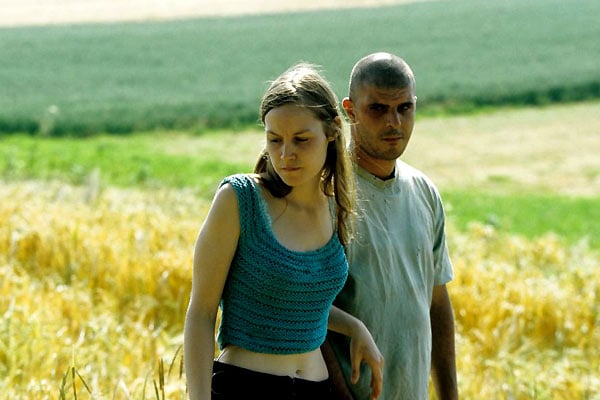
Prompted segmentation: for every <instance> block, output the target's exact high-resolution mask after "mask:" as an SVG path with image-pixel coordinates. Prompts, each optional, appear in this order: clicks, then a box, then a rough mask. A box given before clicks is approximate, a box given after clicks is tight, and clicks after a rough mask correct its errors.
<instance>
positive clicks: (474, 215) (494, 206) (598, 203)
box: [442, 190, 600, 249]
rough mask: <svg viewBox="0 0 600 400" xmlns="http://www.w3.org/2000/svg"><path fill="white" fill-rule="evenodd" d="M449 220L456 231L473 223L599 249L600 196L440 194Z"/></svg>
mask: <svg viewBox="0 0 600 400" xmlns="http://www.w3.org/2000/svg"><path fill="white" fill-rule="evenodd" d="M442 196H443V198H444V204H445V207H446V210H447V214H448V219H449V221H451V222H452V224H454V226H455V227H456V228H457V229H459V230H460V231H464V230H466V229H467V228H468V226H469V225H470V224H471V223H473V222H477V223H481V224H486V225H490V226H493V227H494V228H495V229H498V230H499V231H502V232H510V233H512V234H518V235H521V236H524V237H527V238H536V237H540V236H543V235H546V234H556V235H558V236H559V237H561V238H563V239H564V240H566V241H567V243H569V244H575V243H578V242H579V241H581V240H584V241H588V242H589V245H590V247H592V248H595V249H600V198H599V197H595V198H578V197H569V196H563V195H551V194H537V195H536V194H514V193H513V194H495V193H482V192H473V191H463V190H448V191H444V192H443V193H442Z"/></svg>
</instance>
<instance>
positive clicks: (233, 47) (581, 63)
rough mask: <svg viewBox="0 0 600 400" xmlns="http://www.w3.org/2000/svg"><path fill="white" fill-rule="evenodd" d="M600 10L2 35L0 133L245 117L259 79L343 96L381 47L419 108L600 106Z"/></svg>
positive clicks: (356, 13)
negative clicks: (410, 84) (319, 84)
mask: <svg viewBox="0 0 600 400" xmlns="http://www.w3.org/2000/svg"><path fill="white" fill-rule="evenodd" d="M598 15H600V2H598V1H596V0H578V1H572V2H564V1H559V0H528V1H526V2H524V1H520V0H506V1H495V2H491V1H490V2H487V1H476V0H453V1H440V2H438V1H432V2H423V3H412V4H404V5H396V6H389V7H383V8H374V9H347V10H336V11H319V12H303V13H294V14H281V15H279V14H278V15H260V16H244V17H231V18H205V19H194V20H183V21H174V22H173V21H171V22H150V23H120V24H99V25H85V26H84V25H68V26H55V27H20V28H4V29H0V54H1V57H0V133H13V132H27V133H41V134H51V135H60V134H69V135H78V136H82V135H88V134H94V133H99V132H108V133H123V132H131V131H138V130H149V129H155V128H192V129H200V130H202V129H205V128H207V127H223V126H230V127H231V126H240V125H248V124H253V123H254V122H255V121H256V107H257V104H258V102H259V99H260V95H261V93H262V91H263V90H264V89H265V86H266V82H267V81H268V80H269V79H273V78H274V77H275V76H277V75H278V74H279V73H280V72H282V71H283V70H284V69H286V68H287V67H288V66H290V65H291V64H293V63H294V62H297V61H300V60H304V61H309V62H314V63H317V64H320V65H321V66H322V67H323V69H324V72H325V75H326V76H327V77H328V78H329V79H330V80H331V81H332V83H333V85H334V88H335V90H336V91H337V93H338V95H339V96H340V97H341V96H343V95H344V92H345V88H346V81H347V77H348V75H349V71H350V68H351V66H352V64H353V63H354V62H355V61H356V60H357V59H358V58H359V57H361V56H363V55H365V54H367V53H369V52H372V51H375V50H387V51H392V52H395V53H398V54H400V55H402V56H403V57H405V58H406V59H407V61H408V62H409V63H410V64H411V65H412V66H413V68H414V70H415V73H416V75H417V81H418V95H419V105H420V109H421V112H423V113H437V112H455V111H468V110H473V109H475V108H479V107H482V106H497V105H504V104H545V103H551V102H564V101H570V100H582V99H590V98H598V97H600V69H599V68H598V65H599V64H600V41H599V40H598V37H600V24H598V23H597V16H598Z"/></svg>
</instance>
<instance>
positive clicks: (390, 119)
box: [387, 110, 402, 128]
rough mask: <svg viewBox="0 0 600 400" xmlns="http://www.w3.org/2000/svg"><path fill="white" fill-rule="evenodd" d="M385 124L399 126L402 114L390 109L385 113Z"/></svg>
mask: <svg viewBox="0 0 600 400" xmlns="http://www.w3.org/2000/svg"><path fill="white" fill-rule="evenodd" d="M387 124H388V126H390V127H392V128H399V127H400V126H401V125H402V115H400V113H399V112H398V111H396V110H390V112H388V114H387Z"/></svg>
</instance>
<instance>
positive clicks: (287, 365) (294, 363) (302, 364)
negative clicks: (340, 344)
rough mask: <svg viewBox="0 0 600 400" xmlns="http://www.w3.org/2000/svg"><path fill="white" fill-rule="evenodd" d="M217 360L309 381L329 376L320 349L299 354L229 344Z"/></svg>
mask: <svg viewBox="0 0 600 400" xmlns="http://www.w3.org/2000/svg"><path fill="white" fill-rule="evenodd" d="M217 360H218V361H220V362H222V363H225V364H231V365H235V366H238V367H242V368H246V369H250V370H252V371H257V372H263V373H266V374H271V375H280V376H289V377H292V378H300V379H305V380H309V381H316V382H319V381H323V380H325V379H327V378H328V376H329V374H328V372H327V365H326V364H325V360H324V359H323V355H322V354H321V350H320V349H315V350H313V351H310V352H308V353H301V354H265V353H256V352H253V351H250V350H246V349H244V348H242V347H239V346H234V345H229V346H227V347H225V349H223V351H222V352H221V354H220V355H219V357H218V358H217Z"/></svg>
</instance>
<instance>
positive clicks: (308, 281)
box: [217, 174, 348, 354]
mask: <svg viewBox="0 0 600 400" xmlns="http://www.w3.org/2000/svg"><path fill="white" fill-rule="evenodd" d="M226 183H229V184H231V186H233V188H234V189H235V192H236V194H237V199H238V208H239V214H240V215H239V217H240V237H239V241H238V246H237V250H236V253H235V256H234V258H233V261H232V264H231V267H230V270H229V275H228V277H227V282H226V283H225V287H224V290H223V295H222V298H221V302H220V307H221V324H220V326H219V331H218V335H217V342H218V344H219V348H221V349H223V348H224V347H225V346H226V345H228V344H234V345H237V346H240V347H243V348H245V349H248V350H251V351H255V352H260V353H271V354H298V353H305V352H308V351H312V350H314V349H316V348H318V347H319V346H320V345H321V344H322V343H323V342H324V340H325V335H326V333H327V319H328V318H329V309H330V308H331V304H332V303H333V300H334V298H335V296H336V295H337V293H338V292H339V291H340V290H341V289H342V287H343V285H344V283H345V281H346V277H347V275H348V264H347V261H346V257H345V254H344V248H343V246H342V244H341V243H340V240H339V238H338V235H337V234H336V233H334V234H333V235H332V237H331V239H330V240H329V242H328V243H327V244H325V245H324V246H323V247H321V248H319V249H316V250H311V251H306V252H299V251H293V250H289V249H287V248H286V247H284V246H283V245H282V244H281V243H280V242H279V241H278V240H277V238H276V237H275V234H274V233H273V230H272V228H271V218H270V215H269V214H268V211H267V203H266V201H265V199H264V198H263V197H262V194H261V193H260V188H259V187H258V186H257V184H256V183H255V182H254V179H253V178H252V177H250V176H248V175H242V174H239V175H232V176H229V177H227V178H225V179H224V180H223V182H221V185H224V184H226Z"/></svg>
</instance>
